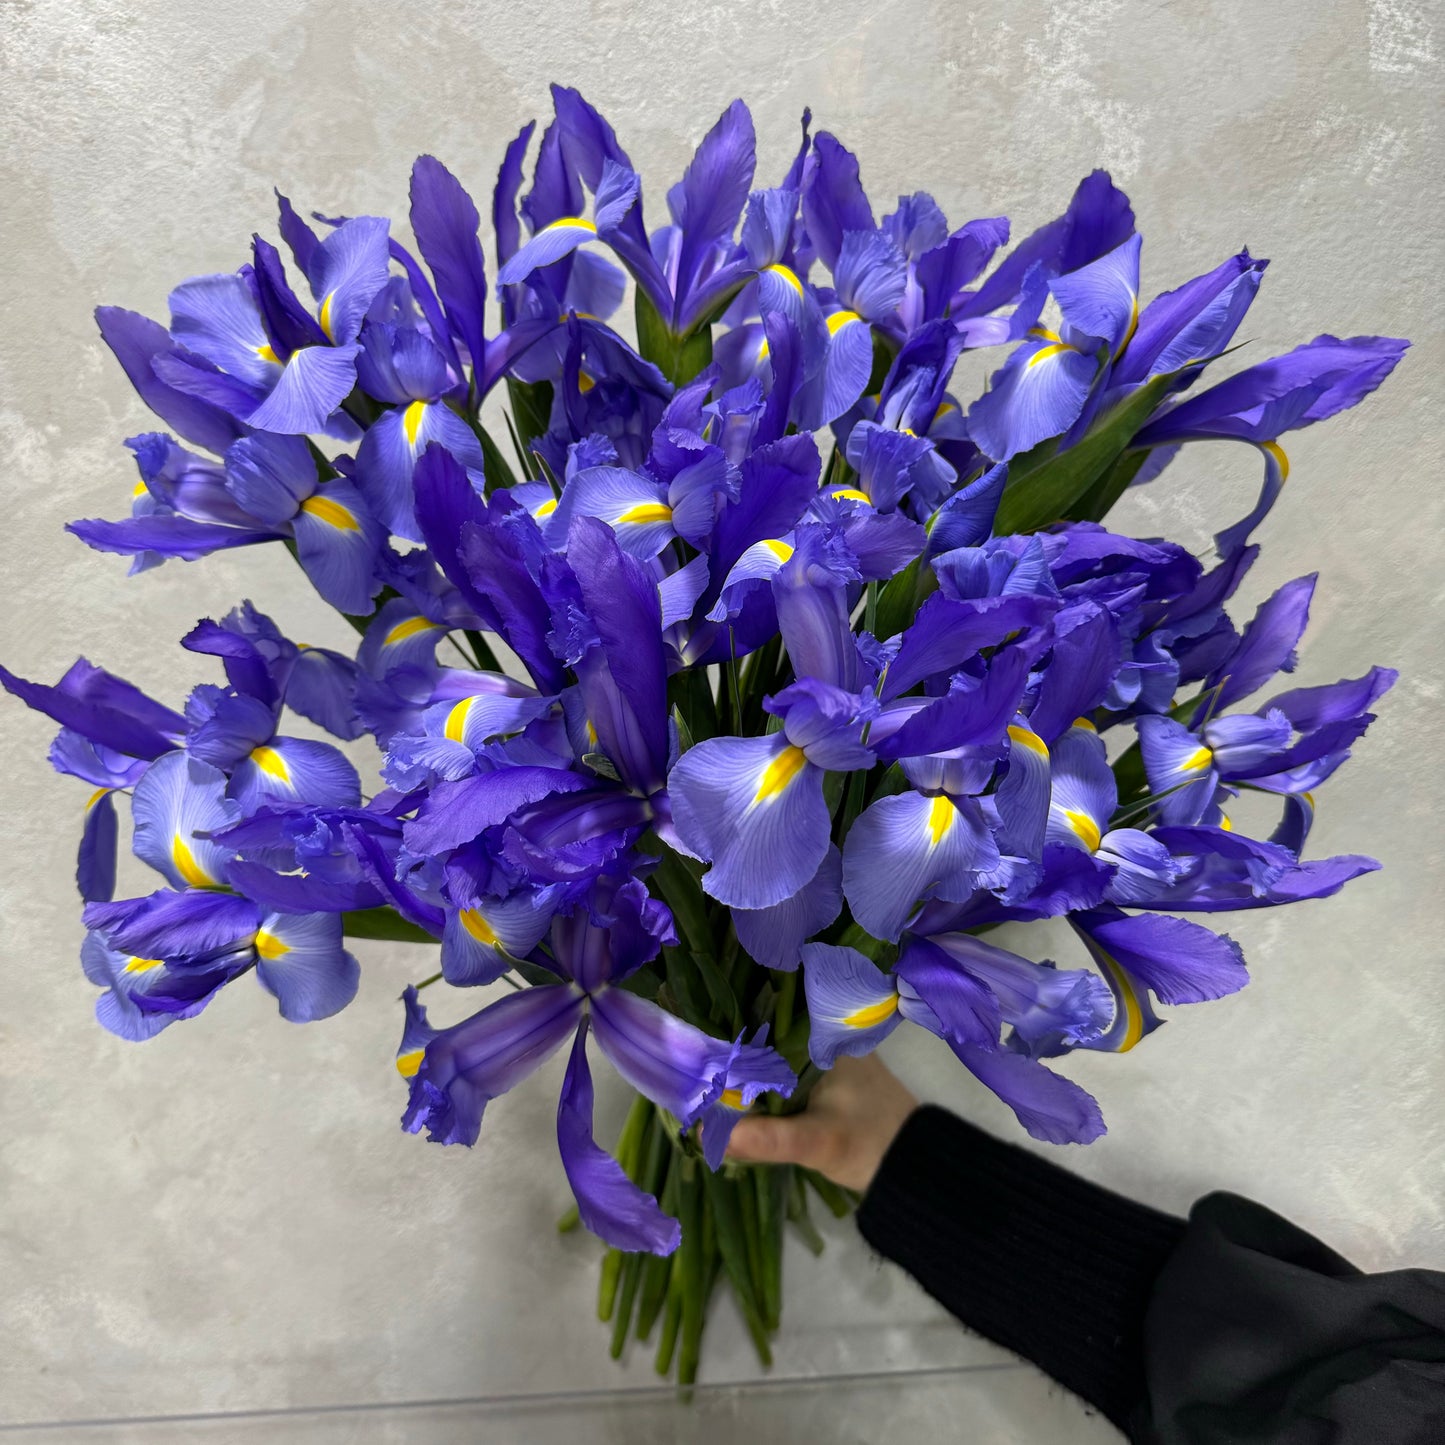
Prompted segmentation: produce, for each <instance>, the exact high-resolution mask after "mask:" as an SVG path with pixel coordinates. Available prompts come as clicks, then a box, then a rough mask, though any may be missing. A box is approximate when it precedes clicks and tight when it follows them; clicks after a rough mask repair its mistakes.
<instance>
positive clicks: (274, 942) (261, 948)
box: [253, 928, 291, 958]
mask: <svg viewBox="0 0 1445 1445" xmlns="http://www.w3.org/2000/svg"><path fill="white" fill-rule="evenodd" d="M253 946H254V947H255V950H256V952H257V953H259V954H260V955H261V957H262V958H280V957H281V955H282V954H283V953H290V952H291V945H290V944H289V943H286V942H284V941H283V940H282V939H279V938H277V937H276V935H275V934H274V933H267V932H266V930H265V929H264V928H262V929H258V930H257V933H256V937H255V939H254V942H253Z"/></svg>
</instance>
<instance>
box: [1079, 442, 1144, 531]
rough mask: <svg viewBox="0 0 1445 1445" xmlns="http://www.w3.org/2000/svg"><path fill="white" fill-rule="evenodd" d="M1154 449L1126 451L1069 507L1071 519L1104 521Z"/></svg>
mask: <svg viewBox="0 0 1445 1445" xmlns="http://www.w3.org/2000/svg"><path fill="white" fill-rule="evenodd" d="M1151 450H1152V448H1150V447H1141V448H1140V449H1139V450H1138V451H1136V452H1125V453H1124V455H1123V456H1121V457H1120V458H1119V459H1118V460H1117V461H1116V462H1115V463H1114V465H1113V466H1111V467H1110V468H1109V470H1108V471H1107V472H1105V473H1104V475H1103V476H1102V477H1100V478H1099V480H1098V481H1097V482H1095V483H1094V485H1093V486H1092V487H1090V488H1089V490H1088V491H1087V492H1085V493H1084V495H1083V496H1082V497H1080V498H1079V500H1078V501H1077V502H1075V503H1074V505H1073V506H1072V507H1070V508H1069V521H1071V522H1102V521H1103V520H1104V518H1105V516H1107V515H1108V513H1109V511H1110V509H1111V508H1112V507H1113V505H1114V503H1115V502H1117V501H1118V500H1119V498H1120V497H1122V496H1123V495H1124V493H1125V492H1126V491H1128V489H1129V483H1130V482H1132V481H1133V480H1134V478H1135V477H1136V476H1137V475H1138V474H1139V468H1140V467H1142V466H1143V465H1144V460H1145V458H1146V457H1147V456H1148V455H1149V453H1150V451H1151Z"/></svg>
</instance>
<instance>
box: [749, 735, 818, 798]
mask: <svg viewBox="0 0 1445 1445" xmlns="http://www.w3.org/2000/svg"><path fill="white" fill-rule="evenodd" d="M807 761H808V759H807V757H806V756H805V755H804V753H803V750H802V748H795V747H793V746H791V745H789V746H788V747H785V748H784V749H783V750H782V752H780V753H779V754H778V755H777V757H775V758H774V759H773V760H772V762H770V763H769V764H768V765H767V767H766V768H764V769H763V776H762V777H761V778H760V779H759V780H758V791H757V792H756V794H754V796H753V804H754V806H756V805H757V804H758V803H771V802H772V801H773V799H774V798H776V797H778V795H779V794H780V793H782V791H783V790H784V789H785V788H786V787H787V786H788V784H789V783H791V782H792V781H793V779H794V778H796V777H797V776H798V774H799V773H800V772H802V771H803V764H804V763H806V762H807Z"/></svg>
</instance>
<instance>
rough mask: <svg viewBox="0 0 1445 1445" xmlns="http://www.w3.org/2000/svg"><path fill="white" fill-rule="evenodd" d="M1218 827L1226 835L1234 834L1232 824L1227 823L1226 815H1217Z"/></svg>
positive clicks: (1227, 815) (1227, 816) (1227, 817)
mask: <svg viewBox="0 0 1445 1445" xmlns="http://www.w3.org/2000/svg"><path fill="white" fill-rule="evenodd" d="M1219 826H1220V827H1221V828H1223V829H1224V831H1225V832H1226V833H1232V832H1234V824H1233V823H1231V822H1230V821H1229V814H1228V813H1221V814H1220V815H1219Z"/></svg>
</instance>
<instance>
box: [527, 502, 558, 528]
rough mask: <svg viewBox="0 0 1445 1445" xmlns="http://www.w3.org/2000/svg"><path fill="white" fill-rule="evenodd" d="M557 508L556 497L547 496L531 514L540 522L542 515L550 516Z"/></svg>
mask: <svg viewBox="0 0 1445 1445" xmlns="http://www.w3.org/2000/svg"><path fill="white" fill-rule="evenodd" d="M556 510H557V498H556V497H548V498H547V500H546V501H545V502H543V503H542V505H541V506H540V507H538V508H537V510H536V511H535V512H533V513H532V515H533V516H534V517H535V518H536V519H537V520H538V521H539V522H540V521H541V520H542V518H543V517H550V516H551V515H552V513H553V512H555V511H556Z"/></svg>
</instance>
